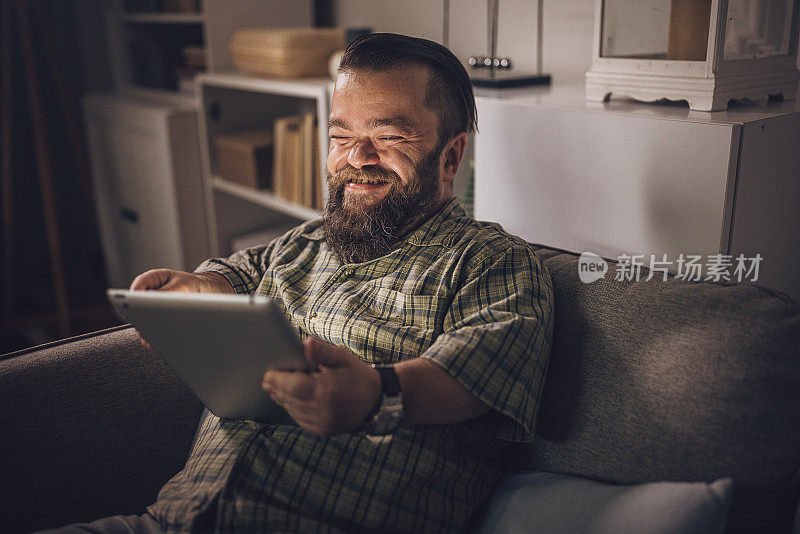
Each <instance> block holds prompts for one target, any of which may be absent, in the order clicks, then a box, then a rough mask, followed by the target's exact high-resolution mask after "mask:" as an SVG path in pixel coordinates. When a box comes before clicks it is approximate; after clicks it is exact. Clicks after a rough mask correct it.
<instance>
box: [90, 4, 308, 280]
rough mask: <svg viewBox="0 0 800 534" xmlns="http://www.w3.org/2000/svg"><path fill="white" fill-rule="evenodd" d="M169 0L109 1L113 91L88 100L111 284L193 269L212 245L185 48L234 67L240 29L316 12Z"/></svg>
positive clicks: (291, 22)
mask: <svg viewBox="0 0 800 534" xmlns="http://www.w3.org/2000/svg"><path fill="white" fill-rule="evenodd" d="M184 3H185V2H184ZM164 4H166V3H165V2H159V1H156V0H125V1H124V2H122V1H120V0H114V1H111V2H107V3H103V6H102V8H103V9H105V10H106V11H105V14H106V22H107V29H108V31H107V34H108V40H109V47H108V49H109V58H110V61H111V65H112V68H113V74H114V82H115V88H116V91H115V92H114V93H113V94H107V95H87V96H86V97H85V98H84V115H85V119H86V128H87V135H88V141H89V152H90V156H91V159H92V164H93V180H94V185H95V189H96V197H97V200H96V204H97V211H98V219H99V222H100V227H101V228H100V230H101V235H102V238H103V247H104V251H105V257H106V264H107V271H108V281H109V284H111V285H112V286H115V287H126V286H127V285H128V284H130V282H131V280H132V278H133V277H134V276H136V275H137V274H139V273H141V272H142V271H144V270H146V269H149V268H153V267H169V268H175V269H188V270H191V269H193V268H194V267H196V266H197V264H198V263H200V262H201V261H202V260H204V259H205V258H207V257H209V255H210V254H211V252H212V246H211V243H209V229H208V225H207V219H206V214H207V210H206V206H205V200H206V194H205V185H204V181H203V175H202V171H201V156H200V141H199V138H198V113H197V109H198V99H197V97H196V95H195V94H193V91H186V90H184V91H178V90H177V89H178V86H177V71H178V70H179V69H180V68H181V67H185V65H183V62H184V61H183V59H182V51H183V50H184V48H185V47H186V46H195V47H202V56H203V58H202V59H203V61H201V63H205V68H206V69H207V70H209V71H220V70H225V69H230V68H231V67H232V60H231V56H230V52H229V50H228V42H229V40H230V37H231V36H232V35H233V33H234V32H236V31H237V30H239V29H242V28H252V27H294V26H310V25H311V18H312V17H311V13H312V11H311V8H312V3H311V0H298V1H292V2H286V1H284V0H235V1H233V2H230V1H223V0H202V1H200V2H198V5H199V7H200V9H199V10H198V11H197V12H194V13H192V12H187V13H177V12H166V11H159V10H158V8H159V6H161V5H164ZM173 4H176V3H175V2H173ZM192 87H193V86H192V84H189V88H190V89H191V88H192Z"/></svg>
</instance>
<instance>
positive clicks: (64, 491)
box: [0, 328, 202, 532]
mask: <svg viewBox="0 0 800 534" xmlns="http://www.w3.org/2000/svg"><path fill="white" fill-rule="evenodd" d="M201 410H202V405H201V403H200V402H199V401H198V400H197V398H196V397H195V396H194V395H193V394H192V393H191V391H189V390H188V389H187V388H186V387H184V386H183V385H182V384H181V383H180V382H179V381H178V379H177V378H176V377H175V376H174V375H173V374H172V372H171V371H170V370H169V369H168V368H167V367H166V366H165V365H164V364H163V363H162V362H161V361H160V360H159V359H158V358H156V357H155V356H153V355H152V354H150V353H148V352H147V351H146V350H144V349H143V348H142V346H141V344H140V343H139V341H138V339H137V337H136V334H135V331H134V330H133V329H132V328H115V329H111V330H109V331H105V332H99V333H95V334H91V335H86V336H81V337H79V338H76V339H71V340H65V341H60V342H56V343H52V344H49V345H44V346H41V347H36V348H33V349H29V350H25V351H20V352H18V353H12V354H9V355H6V356H2V357H0V428H2V432H0V517H2V520H0V521H2V527H0V530H2V531H3V532H30V531H31V530H34V529H40V528H45V527H57V526H61V525H64V524H67V523H73V522H77V521H90V520H93V519H97V518H99V517H102V516H107V515H113V514H141V513H142V512H143V511H144V509H145V506H147V505H149V504H152V503H153V502H154V501H155V498H156V495H157V493H158V490H159V489H160V487H161V486H162V485H163V484H164V482H166V481H167V480H168V479H169V478H170V477H171V476H172V475H174V474H175V473H176V472H177V471H178V470H179V469H181V468H182V467H183V464H184V462H185V461H186V456H187V454H188V448H189V444H190V443H191V440H192V433H193V431H194V428H195V426H196V424H197V420H198V418H199V416H200V413H201Z"/></svg>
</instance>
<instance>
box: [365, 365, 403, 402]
mask: <svg viewBox="0 0 800 534" xmlns="http://www.w3.org/2000/svg"><path fill="white" fill-rule="evenodd" d="M372 368H373V369H375V370H376V371H378V375H380V377H381V391H382V392H383V394H384V395H386V396H387V397H396V396H398V395H399V394H400V380H399V379H398V378H397V371H395V370H394V365H381V364H375V363H373V364H372Z"/></svg>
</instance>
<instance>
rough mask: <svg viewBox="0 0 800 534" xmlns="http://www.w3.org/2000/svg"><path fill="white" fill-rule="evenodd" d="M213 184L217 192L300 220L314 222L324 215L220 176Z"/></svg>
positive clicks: (213, 180) (216, 177) (214, 179)
mask: <svg viewBox="0 0 800 534" xmlns="http://www.w3.org/2000/svg"><path fill="white" fill-rule="evenodd" d="M211 183H212V186H213V188H214V190H216V191H222V192H223V193H227V194H229V195H232V196H235V197H238V198H241V199H243V200H247V201H248V202H253V203H254V204H258V205H259V206H263V207H265V208H269V209H271V210H275V211H279V212H281V213H285V214H286V215H290V216H292V217H296V218H298V219H302V220H313V219H319V218H320V217H322V213H320V212H319V211H317V210H315V209H313V208H308V207H306V206H301V205H299V204H295V203H294V202H289V201H288V200H285V199H283V198H280V197H277V196H275V195H273V194H272V193H269V192H267V191H258V190H255V189H251V188H249V187H243V186H241V185H237V184H235V183H232V182H229V181H228V180H225V179H223V178H220V177H218V176H215V177H214V178H213V179H212V182H211Z"/></svg>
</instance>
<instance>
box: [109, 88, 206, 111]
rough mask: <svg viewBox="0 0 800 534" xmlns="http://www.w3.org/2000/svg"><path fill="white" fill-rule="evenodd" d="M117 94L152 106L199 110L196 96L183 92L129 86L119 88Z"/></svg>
mask: <svg viewBox="0 0 800 534" xmlns="http://www.w3.org/2000/svg"><path fill="white" fill-rule="evenodd" d="M119 92H120V94H122V95H124V96H128V97H132V98H139V99H141V100H144V101H146V102H149V103H152V104H161V105H166V106H175V107H177V108H179V109H199V107H200V104H199V103H198V102H197V96H196V94H195V93H188V92H185V91H172V90H169V89H155V88H150V87H138V86H135V85H131V86H126V87H122V88H120V91H119Z"/></svg>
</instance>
